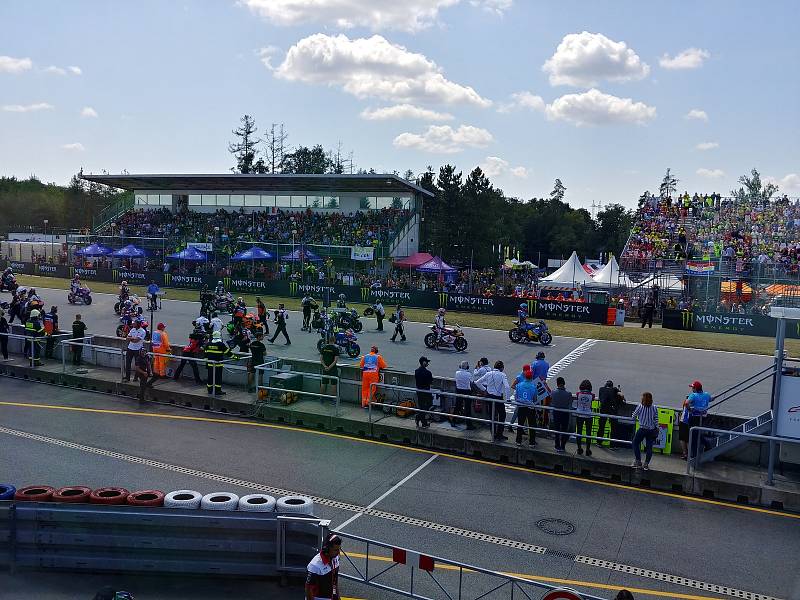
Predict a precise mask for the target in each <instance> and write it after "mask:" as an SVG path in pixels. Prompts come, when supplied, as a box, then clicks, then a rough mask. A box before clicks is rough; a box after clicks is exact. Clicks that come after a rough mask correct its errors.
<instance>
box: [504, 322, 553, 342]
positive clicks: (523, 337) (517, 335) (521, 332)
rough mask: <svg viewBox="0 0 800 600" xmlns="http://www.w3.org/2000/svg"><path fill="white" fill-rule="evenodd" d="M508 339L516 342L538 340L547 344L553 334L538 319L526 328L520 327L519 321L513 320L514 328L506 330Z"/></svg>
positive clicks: (545, 324) (551, 339)
mask: <svg viewBox="0 0 800 600" xmlns="http://www.w3.org/2000/svg"><path fill="white" fill-rule="evenodd" d="M508 339H510V340H511V341H512V342H514V343H516V344H524V343H525V342H539V343H540V344H541V345H542V346H549V345H550V343H551V342H552V341H553V335H552V334H551V333H550V331H549V330H548V327H547V323H545V322H544V321H539V322H538V323H536V324H534V325H532V326H530V327H528V328H527V329H523V328H521V327H520V326H519V321H514V328H513V329H509V330H508Z"/></svg>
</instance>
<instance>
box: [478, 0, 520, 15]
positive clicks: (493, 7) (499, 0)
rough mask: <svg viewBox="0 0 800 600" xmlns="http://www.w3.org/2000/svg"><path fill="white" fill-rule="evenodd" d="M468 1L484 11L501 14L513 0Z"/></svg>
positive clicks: (511, 4) (510, 5) (512, 3)
mask: <svg viewBox="0 0 800 600" xmlns="http://www.w3.org/2000/svg"><path fill="white" fill-rule="evenodd" d="M469 3H470V4H471V5H472V6H475V7H478V8H482V9H483V10H485V11H486V12H490V13H492V14H495V15H498V16H502V15H503V14H504V13H505V12H506V11H508V10H509V9H510V8H511V7H512V6H513V5H514V0H470V2H469Z"/></svg>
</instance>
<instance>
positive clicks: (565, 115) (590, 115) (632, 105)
mask: <svg viewBox="0 0 800 600" xmlns="http://www.w3.org/2000/svg"><path fill="white" fill-rule="evenodd" d="M545 113H546V114H547V118H548V119H550V120H551V121H567V122H569V123H574V124H575V125H615V124H621V123H635V124H637V125H644V124H645V123H647V122H648V121H652V120H653V119H655V117H656V107H655V106H648V105H647V104H645V103H644V102H634V101H633V100H632V99H630V98H618V97H617V96H612V95H610V94H604V93H603V92H600V91H598V90H596V89H594V88H593V89H591V90H589V91H588V92H582V93H580V94H566V95H564V96H561V97H560V98H556V99H555V100H554V101H553V103H552V104H548V105H547V107H546V109H545Z"/></svg>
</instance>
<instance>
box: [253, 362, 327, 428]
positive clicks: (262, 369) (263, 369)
mask: <svg viewBox="0 0 800 600" xmlns="http://www.w3.org/2000/svg"><path fill="white" fill-rule="evenodd" d="M281 361H282V359H275V360H273V361H271V363H264V364H263V365H259V366H257V367H256V368H255V369H256V400H255V408H254V411H253V415H252V416H256V417H258V416H261V407H262V406H263V405H271V404H272V403H273V399H274V394H272V393H271V392H280V393H284V394H285V393H286V392H295V393H296V394H297V395H298V396H301V397H303V396H309V397H311V398H319V399H320V400H321V401H324V400H326V399H329V400H332V401H333V403H334V404H333V411H334V416H336V417H338V416H339V404H340V401H341V385H339V383H340V379H339V377H338V376H333V375H322V374H318V373H307V372H304V371H292V370H290V369H283V370H277V369H275V368H273V367H271V366H270V365H271V364H272V363H276V362H281ZM266 373H286V374H288V375H299V376H301V377H302V378H303V380H305V379H306V378H310V379H318V380H320V389H322V385H326V386H327V385H333V386H334V387H335V388H336V394H323V393H321V392H310V391H307V390H305V389H301V390H293V389H290V388H283V387H276V386H271V385H265V384H264V378H263V376H264V374H266ZM266 381H267V383H269V378H268V379H266ZM323 382H327V383H323ZM261 390H264V398H263V399H262V398H261V394H262V392H261ZM291 404H292V403H290V402H287V403H286V404H285V405H286V406H289V405H291Z"/></svg>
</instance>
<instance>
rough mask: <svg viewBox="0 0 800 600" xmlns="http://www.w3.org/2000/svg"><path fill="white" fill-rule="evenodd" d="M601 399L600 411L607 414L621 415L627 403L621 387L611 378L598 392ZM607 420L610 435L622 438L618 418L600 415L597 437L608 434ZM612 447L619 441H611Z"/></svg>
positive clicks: (614, 437)
mask: <svg viewBox="0 0 800 600" xmlns="http://www.w3.org/2000/svg"><path fill="white" fill-rule="evenodd" d="M597 394H598V397H599V399H600V412H601V413H602V414H605V415H619V411H620V408H622V406H623V405H624V404H625V396H623V395H622V393H621V392H620V391H619V388H616V387H614V382H613V381H611V380H610V379H609V380H608V381H606V384H605V385H604V386H603V387H601V388H600V390H598V392H597ZM606 420H608V423H609V428H610V432H609V433H610V437H611V438H613V439H620V436H619V428H618V427H617V424H618V421H617V419H611V418H608V417H600V421H599V423H598V427H597V437H607V436H606ZM609 445H610V447H611V448H616V447H617V442H610V444H609Z"/></svg>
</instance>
